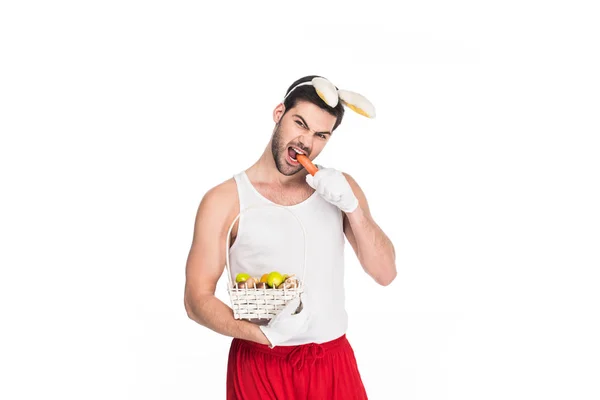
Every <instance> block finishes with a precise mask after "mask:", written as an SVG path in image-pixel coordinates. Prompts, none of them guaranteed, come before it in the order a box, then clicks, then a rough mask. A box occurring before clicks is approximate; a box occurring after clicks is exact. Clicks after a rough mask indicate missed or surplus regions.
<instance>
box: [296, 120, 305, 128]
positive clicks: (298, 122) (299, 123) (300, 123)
mask: <svg viewBox="0 0 600 400" xmlns="http://www.w3.org/2000/svg"><path fill="white" fill-rule="evenodd" d="M296 123H297V124H298V125H300V126H301V127H304V125H303V124H302V122H300V121H296Z"/></svg>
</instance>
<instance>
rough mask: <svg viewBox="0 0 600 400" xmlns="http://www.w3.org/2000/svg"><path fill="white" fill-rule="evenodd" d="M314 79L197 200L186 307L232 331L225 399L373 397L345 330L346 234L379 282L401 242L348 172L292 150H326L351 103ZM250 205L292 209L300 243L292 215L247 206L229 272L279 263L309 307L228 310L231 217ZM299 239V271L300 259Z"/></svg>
mask: <svg viewBox="0 0 600 400" xmlns="http://www.w3.org/2000/svg"><path fill="white" fill-rule="evenodd" d="M314 78H317V79H316V80H315V79H314ZM319 79H320V80H321V81H320V82H326V83H327V82H328V81H326V80H325V79H324V78H321V77H316V76H307V77H304V78H301V79H299V80H297V81H296V82H294V83H293V84H292V85H291V86H290V87H289V88H288V91H287V93H286V97H285V99H284V101H283V102H282V103H280V104H278V105H277V107H275V110H274V111H273V120H274V122H275V128H274V131H273V134H272V137H271V140H270V141H269V144H268V145H267V147H266V148H265V151H264V153H263V154H262V156H261V157H260V158H259V159H258V160H257V161H256V162H255V163H254V164H253V165H252V166H250V167H249V168H248V169H246V170H244V171H241V172H239V173H237V174H235V175H234V176H233V177H232V178H230V179H228V180H226V181H224V182H222V183H221V184H219V185H217V186H215V187H213V188H211V189H210V190H209V191H208V192H207V193H206V194H205V195H204V197H203V198H202V201H201V202H200V205H199V208H198V213H197V216H196V221H195V228H194V236H193V242H192V246H191V250H190V253H189V257H188V261H187V265H186V286H185V309H186V311H187V313H188V316H189V317H190V318H191V319H192V320H194V321H196V322H197V323H199V324H201V325H203V326H205V327H207V328H209V329H211V330H213V331H215V332H218V333H220V334H222V335H226V336H229V337H232V338H233V340H232V344H231V349H230V354H229V360H228V369H227V398H228V399H244V400H245V399H296V398H298V399H299V398H304V399H306V398H310V399H328V400H331V399H345V400H348V399H366V398H367V394H366V391H365V388H364V386H363V383H362V381H361V377H360V373H359V371H358V367H357V363H356V360H355V357H354V353H353V350H352V347H351V346H350V344H349V342H348V340H347V339H346V336H345V333H346V329H347V314H346V310H345V305H344V298H345V293H344V245H345V239H347V240H348V242H349V243H350V245H351V246H352V248H353V250H354V252H355V253H356V256H357V257H358V260H359V261H360V264H361V265H362V267H363V269H364V270H365V272H366V273H367V274H368V275H370V276H371V277H372V278H373V279H374V280H375V281H376V282H377V283H379V284H381V285H383V286H386V285H389V284H390V283H391V282H392V281H393V280H394V278H395V277H396V265H395V251H394V247H393V245H392V243H391V241H390V240H389V238H388V237H387V236H386V234H385V233H384V232H383V231H382V230H381V229H380V228H379V226H378V225H377V224H376V223H375V221H374V220H373V218H372V216H371V214H370V212H369V205H368V203H367V199H366V197H365V194H364V193H363V191H362V190H361V188H360V186H359V185H358V184H357V183H356V181H355V180H354V179H353V178H352V177H351V176H350V175H349V174H347V173H342V172H340V171H338V170H336V169H334V168H324V167H322V166H318V167H319V171H318V172H316V174H315V175H314V176H312V175H310V174H308V173H307V171H306V170H305V169H304V167H302V165H300V164H299V163H298V161H297V160H296V153H297V152H303V153H305V154H306V155H307V156H308V157H309V158H310V159H314V158H315V157H317V156H318V155H319V154H320V153H321V151H323V149H324V148H325V146H326V144H327V142H328V140H329V138H330V137H331V135H332V134H333V132H334V130H335V129H336V128H337V127H338V126H339V125H340V123H341V121H342V118H343V116H344V104H345V105H348V103H342V101H337V100H338V99H337V98H336V97H335V96H337V92H330V93H323V92H324V91H325V90H324V89H323V90H321V91H319V90H317V88H318V87H317V86H318V85H316V82H317V81H318V80H319ZM311 82H315V84H312V83H311ZM331 87H334V86H333V85H331ZM335 90H337V88H335ZM350 93H351V92H350ZM340 97H341V96H340ZM325 98H327V99H328V101H327V102H325V101H324V99H325ZM331 98H334V100H336V101H335V102H334V103H333V104H335V106H333V107H332V106H331V104H332V103H331V101H329V100H331ZM350 107H351V108H352V109H353V110H354V111H357V110H358V111H357V112H359V113H360V111H361V110H360V109H357V108H356V107H352V105H350ZM363 115H366V114H363ZM255 205H265V206H268V205H279V206H283V207H287V208H289V210H290V211H293V213H294V214H295V215H296V216H297V217H298V218H299V220H300V221H301V223H302V226H303V227H304V230H305V232H306V236H305V239H306V242H305V243H304V242H303V239H302V234H301V233H302V231H301V230H300V227H299V225H298V224H297V222H295V220H294V219H293V218H290V217H289V216H288V215H285V214H286V213H284V212H281V210H277V209H275V210H274V208H275V207H266V208H258V209H254V210H252V211H251V212H248V213H243V214H242V215H241V216H240V218H239V219H238V221H236V223H235V224H234V225H233V228H232V231H231V239H230V240H231V242H232V244H231V245H230V247H229V252H230V268H231V273H232V275H233V276H234V277H235V275H236V274H237V273H238V272H249V271H247V269H248V268H252V267H253V266H254V267H255V268H259V267H260V268H263V269H262V270H260V271H252V272H253V273H252V274H251V275H253V276H261V275H262V273H266V272H270V271H272V270H281V272H282V273H290V272H291V273H295V274H296V276H297V277H298V278H303V283H304V287H305V293H303V294H302V298H301V300H302V305H303V308H302V311H301V312H299V313H295V311H296V308H297V307H298V305H299V301H298V300H295V301H292V302H290V303H289V304H288V305H287V306H286V308H284V310H283V311H281V312H280V313H279V314H278V315H277V316H276V317H275V318H273V319H272V320H271V321H270V322H269V323H260V321H247V320H238V319H234V316H233V312H232V310H231V308H230V307H229V306H228V305H226V304H224V303H223V302H222V301H221V300H219V299H217V298H216V297H215V288H216V285H217V281H218V280H219V278H220V277H221V276H222V273H223V269H224V266H225V262H226V255H225V243H226V237H227V232H228V230H229V227H230V226H231V224H232V222H233V221H234V219H235V218H236V216H237V215H238V213H239V212H240V210H245V209H246V208H247V207H249V206H255ZM278 211H279V213H277V212H278ZM304 245H306V251H307V256H306V257H307V258H306V269H305V270H302V268H301V266H296V265H297V261H298V259H299V255H300V254H302V253H300V252H299V248H300V249H301V248H302V247H303V246H304ZM303 271H305V276H303V273H302V272H303Z"/></svg>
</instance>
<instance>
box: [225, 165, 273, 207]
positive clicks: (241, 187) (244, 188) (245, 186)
mask: <svg viewBox="0 0 600 400" xmlns="http://www.w3.org/2000/svg"><path fill="white" fill-rule="evenodd" d="M233 178H234V179H235V183H236V184H237V191H238V198H239V202H240V210H244V209H245V208H248V207H250V206H255V205H262V204H268V202H267V201H266V200H265V199H264V198H262V197H261V196H259V195H258V194H257V193H256V190H255V189H254V187H253V186H252V184H251V183H250V180H249V179H248V176H247V175H246V172H245V171H240V172H238V173H237V174H235V175H233Z"/></svg>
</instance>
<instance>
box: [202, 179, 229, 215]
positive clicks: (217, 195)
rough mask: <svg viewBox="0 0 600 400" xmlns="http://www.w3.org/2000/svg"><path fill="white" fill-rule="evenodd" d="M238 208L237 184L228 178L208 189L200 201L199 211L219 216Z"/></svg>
mask: <svg viewBox="0 0 600 400" xmlns="http://www.w3.org/2000/svg"><path fill="white" fill-rule="evenodd" d="M236 207H238V196H237V183H236V182H235V179H234V178H229V179H227V180H225V181H223V182H221V183H219V184H217V185H215V186H213V187H211V188H210V189H208V190H207V191H206V193H205V194H204V196H203V197H202V201H201V202H200V207H199V208H200V210H202V211H207V212H210V213H217V214H220V215H223V214H226V215H228V214H231V213H232V212H235V209H236Z"/></svg>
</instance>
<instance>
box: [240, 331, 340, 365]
mask: <svg viewBox="0 0 600 400" xmlns="http://www.w3.org/2000/svg"><path fill="white" fill-rule="evenodd" d="M234 340H235V341H237V342H239V343H243V346H244V347H246V348H250V349H252V350H253V351H259V352H261V353H264V354H268V355H272V356H275V357H281V358H287V359H288V360H289V361H290V362H292V363H293V364H294V365H295V366H297V367H298V368H302V366H303V365H304V360H311V361H316V360H317V359H319V358H323V357H324V356H325V353H328V352H330V351H334V350H337V349H340V348H341V346H343V345H345V344H347V343H348V339H347V338H346V335H345V334H344V335H342V336H340V337H339V338H337V339H334V340H330V341H329V342H325V343H306V344H300V345H296V346H275V347H274V348H270V347H269V346H267V345H265V344H260V343H256V342H252V341H249V340H243V339H234Z"/></svg>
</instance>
